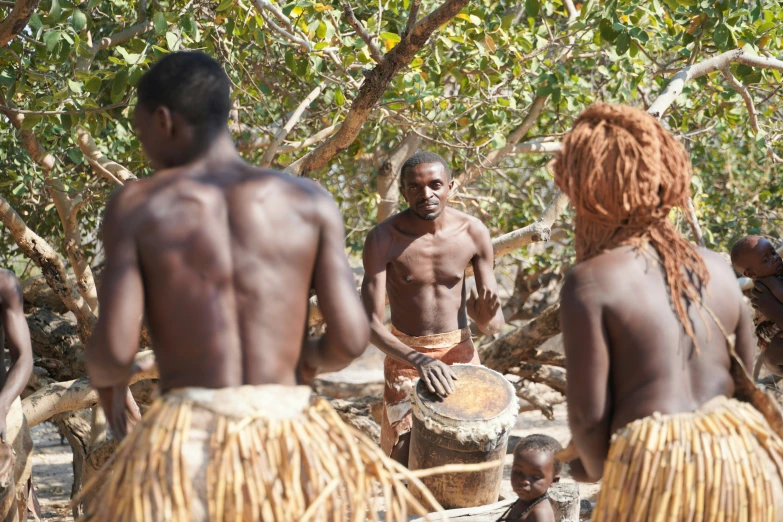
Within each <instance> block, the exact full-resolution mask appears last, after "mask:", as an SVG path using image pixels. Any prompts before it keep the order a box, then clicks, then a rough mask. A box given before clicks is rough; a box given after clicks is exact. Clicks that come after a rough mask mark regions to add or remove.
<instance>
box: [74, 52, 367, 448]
mask: <svg viewBox="0 0 783 522" xmlns="http://www.w3.org/2000/svg"><path fill="white" fill-rule="evenodd" d="M170 57H171V60H170V61H169V62H168V63H169V64H171V65H167V66H162V68H158V67H157V66H156V67H154V68H153V70H151V71H150V72H149V73H147V74H145V76H144V77H142V80H141V81H140V83H139V96H138V97H139V103H138V104H137V106H136V111H135V116H134V124H135V128H136V132H137V134H138V136H139V140H140V141H141V143H142V146H143V148H144V152H145V154H146V156H147V157H148V158H149V159H150V162H151V163H152V166H153V167H154V168H156V169H157V172H156V173H155V174H154V175H153V176H152V177H151V178H149V179H145V180H143V181H136V182H133V183H129V184H128V185H126V186H125V187H123V189H122V190H121V191H120V192H119V193H118V194H117V195H116V196H115V197H114V198H113V199H112V201H111V202H110V204H109V206H108V207H107V209H106V216H105V219H104V223H103V242H104V247H105V251H106V266H105V269H104V274H103V280H102V282H101V288H100V292H99V298H100V307H101V308H100V317H99V320H98V324H97V326H96V328H95V331H94V332H93V335H92V338H91V340H90V343H89V346H88V349H87V359H86V365H87V370H88V373H89V375H90V379H91V381H92V384H93V386H95V387H96V388H98V390H99V394H100V396H101V404H102V405H103V407H104V409H107V417H108V418H109V421H110V423H111V424H112V429H113V430H114V431H115V433H116V434H117V435H118V436H120V437H122V436H123V435H124V433H125V429H126V427H127V426H126V421H125V417H124V413H125V408H124V403H125V402H127V405H128V408H129V411H130V412H131V415H132V416H133V417H138V412H137V410H136V409H135V404H134V403H133V400H132V398H130V395H129V392H128V391H127V383H128V380H129V378H130V375H131V374H132V373H133V372H134V371H137V370H138V368H135V367H134V365H133V360H134V356H135V354H136V352H137V351H138V347H139V326H140V321H141V318H142V316H143V315H144V316H146V320H147V323H148V325H149V330H150V333H151V336H152V342H153V346H152V348H153V350H154V351H155V354H156V358H157V363H158V367H159V370H160V386H161V389H162V390H163V391H167V390H170V389H172V388H180V387H206V388H226V387H236V386H240V385H244V384H251V385H258V384H283V385H294V384H296V383H297V380H298V378H302V377H308V378H309V377H312V376H313V375H314V374H315V373H317V372H318V371H330V370H336V369H339V368H342V367H344V366H346V365H347V364H349V363H350V361H351V360H353V359H354V358H355V357H357V356H359V355H360V354H361V353H362V352H363V351H364V349H365V347H366V346H367V341H368V336H369V327H368V324H367V319H366V316H365V315H364V313H363V309H362V306H361V302H360V301H359V299H358V296H357V294H356V287H355V283H354V280H353V275H352V273H351V269H350V266H349V265H348V261H347V259H346V257H345V235H344V225H343V220H342V216H341V215H340V213H339V211H338V209H337V206H336V205H335V204H334V201H332V199H331V197H330V196H329V194H328V193H327V192H326V191H325V190H324V189H322V188H320V187H319V186H318V185H316V184H315V183H313V182H312V181H310V180H305V179H298V178H293V177H289V176H287V175H284V174H282V173H278V172H274V171H271V170H262V169H257V168H254V167H252V166H250V165H248V164H246V163H245V162H244V161H243V160H242V158H241V157H239V155H238V154H237V152H236V149H235V148H234V144H233V141H232V139H231V135H230V133H229V131H228V127H227V120H228V111H229V109H230V105H231V102H230V98H229V85H230V84H229V81H228V78H227V77H226V75H225V72H224V71H223V70H222V68H220V66H219V65H218V64H217V63H216V62H214V60H212V59H211V58H209V57H207V56H206V55H200V54H198V53H175V54H173V55H170ZM164 61H165V59H164V60H163V61H162V62H161V63H163V62H164ZM177 68H179V69H178V70H176V69H177ZM178 82H179V83H178ZM182 82H186V83H187V85H185V84H183V83H182ZM174 84H177V85H179V86H178V87H172V85H174ZM166 104H168V105H166ZM311 289H314V290H315V292H316V295H317V296H318V299H319V305H320V308H321V312H322V313H323V316H324V320H325V322H326V323H327V325H328V330H327V332H326V333H325V334H324V335H323V336H321V337H320V338H318V339H311V340H307V341H306V342H305V335H306V328H305V327H306V316H307V307H308V297H309V292H310V290H311ZM109 410H111V411H109Z"/></svg>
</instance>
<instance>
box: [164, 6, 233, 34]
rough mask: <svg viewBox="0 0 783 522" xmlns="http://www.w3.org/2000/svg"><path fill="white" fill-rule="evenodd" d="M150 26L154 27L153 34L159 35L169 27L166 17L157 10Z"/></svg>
mask: <svg viewBox="0 0 783 522" xmlns="http://www.w3.org/2000/svg"><path fill="white" fill-rule="evenodd" d="M218 10H219V9H218ZM152 26H153V27H154V28H155V34H157V35H158V36H160V35H163V34H166V30H167V29H168V28H169V23H168V22H167V21H166V17H165V16H163V13H161V12H160V11H158V12H157V13H155V16H153V17H152Z"/></svg>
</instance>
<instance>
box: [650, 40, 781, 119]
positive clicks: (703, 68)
mask: <svg viewBox="0 0 783 522" xmlns="http://www.w3.org/2000/svg"><path fill="white" fill-rule="evenodd" d="M734 62H738V63H742V64H745V65H749V66H752V67H761V68H763V69H777V70H778V71H783V61H781V60H778V59H775V58H766V57H762V56H753V55H751V54H748V53H746V52H745V51H743V50H742V49H735V50H733V51H728V52H725V53H722V54H719V55H717V56H713V57H712V58H708V59H707V60H704V61H703V62H700V63H697V64H695V65H688V66H686V67H683V68H682V69H680V70H679V72H677V74H675V75H674V76H673V77H672V79H671V81H670V82H669V84H668V85H667V86H666V88H665V89H664V90H663V92H662V93H661V94H660V95H659V96H658V98H656V100H655V101H654V102H653V104H652V105H651V106H650V109H649V110H648V111H647V112H648V113H650V114H652V115H653V116H655V117H656V118H658V119H661V117H662V116H663V114H664V113H665V112H666V110H667V109H668V108H669V107H670V106H671V104H672V103H674V100H675V99H676V98H677V96H679V95H680V93H682V89H683V87H684V86H685V84H686V83H687V82H689V81H691V80H694V79H696V78H700V77H702V76H704V75H705V74H710V73H713V72H715V71H719V70H722V69H725V68H727V67H728V66H729V64H731V63H734Z"/></svg>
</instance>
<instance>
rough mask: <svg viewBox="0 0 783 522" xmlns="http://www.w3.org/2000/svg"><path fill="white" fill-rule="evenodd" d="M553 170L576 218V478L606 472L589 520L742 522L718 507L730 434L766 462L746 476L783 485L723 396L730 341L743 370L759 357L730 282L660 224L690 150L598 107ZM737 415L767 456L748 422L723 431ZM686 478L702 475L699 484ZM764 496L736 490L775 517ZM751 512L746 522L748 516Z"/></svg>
mask: <svg viewBox="0 0 783 522" xmlns="http://www.w3.org/2000/svg"><path fill="white" fill-rule="evenodd" d="M555 173H556V174H555V179H556V181H557V183H558V184H559V185H560V187H561V188H562V189H563V190H564V192H565V193H566V194H567V195H568V196H569V198H571V201H572V204H573V206H574V208H575V211H576V231H575V237H576V239H575V243H576V251H577V261H578V264H577V265H576V266H575V267H574V268H573V270H572V271H571V272H570V273H569V274H568V276H567V278H566V281H565V284H564V286H563V289H562V292H561V299H562V303H561V321H560V324H561V325H562V327H563V343H564V346H565V353H566V367H567V373H568V385H567V393H566V396H567V401H568V415H569V424H570V428H571V434H572V437H573V438H572V444H573V445H574V446H575V448H576V450H577V452H578V455H579V460H576V461H574V462H572V463H571V469H572V472H573V474H574V475H575V476H576V477H577V478H578V479H580V480H587V481H591V482H592V481H598V480H599V479H601V478H602V477H603V483H602V487H601V492H600V495H599V499H598V504H597V506H596V510H595V511H594V514H593V520H594V521H603V520H613V521H634V522H639V521H645V520H663V519H665V520H680V519H682V518H684V519H689V518H688V516H687V514H688V513H691V514H692V513H694V511H693V510H694V509H695V510H696V511H697V512H698V510H699V509H703V511H702V513H704V514H705V515H704V520H708V519H710V517H711V516H713V513H715V510H716V509H717V508H720V509H725V510H726V511H724V512H726V513H734V515H730V514H727V515H726V519H727V520H743V518H742V516H740V515H739V510H740V509H741V508H740V507H737V506H736V505H734V507H733V508H730V507H726V506H725V505H724V504H720V505H719V503H718V502H717V500H718V499H721V498H728V495H727V494H726V491H725V488H726V487H727V486H726V484H727V481H726V480H724V481H722V482H721V477H720V475H719V474H714V473H712V470H713V469H715V467H714V466H715V465H716V464H715V462H716V461H715V460H714V459H715V454H714V453H711V452H710V448H711V447H712V448H717V447H723V445H725V444H727V443H728V444H729V445H730V446H731V447H732V448H734V447H739V445H742V444H743V442H741V440H742V439H740V438H738V435H737V432H739V434H740V436H744V440H746V441H748V442H747V443H748V444H750V448H749V449H750V450H751V452H753V450H754V449H755V450H756V453H758V454H759V455H761V457H760V460H761V464H759V463H758V461H755V460H754V461H753V462H754V464H753V468H754V469H753V473H758V476H766V478H767V479H768V480H769V481H770V482H771V483H772V487H773V490H774V492H775V494H776V495H775V497H774V498H775V499H776V500H777V499H780V498H781V494H783V489H780V488H781V482H780V477H779V476H778V474H777V471H775V466H774V463H773V462H774V461H773V460H772V458H771V455H769V454H768V453H767V451H768V450H770V451H776V452H779V451H780V450H781V449H783V445H781V441H780V439H779V438H777V437H776V436H774V435H772V432H771V430H770V428H769V426H768V425H767V423H766V420H765V419H764V417H763V416H762V415H761V414H760V413H759V412H757V411H756V410H754V409H753V408H752V407H751V406H750V405H749V404H747V403H741V402H739V401H737V400H735V399H731V397H732V396H733V395H734V392H735V385H734V381H733V379H732V376H731V375H730V373H729V368H730V355H729V354H730V352H729V346H728V345H727V344H728V343H727V336H728V335H733V336H736V352H737V353H738V354H739V356H740V358H741V360H742V362H743V363H744V364H745V366H746V367H750V366H749V365H750V364H751V363H752V356H753V340H752V335H751V331H752V323H751V320H750V317H749V315H748V313H747V310H746V309H745V307H744V305H743V301H742V295H741V293H740V290H739V288H738V286H737V282H736V279H735V277H734V273H733V271H732V269H731V267H730V266H729V265H728V264H727V263H726V262H725V261H724V260H723V259H722V258H721V257H720V256H719V255H718V254H715V253H713V252H710V251H708V250H706V249H697V248H696V247H694V246H693V245H692V244H690V243H689V242H688V241H687V240H686V239H685V238H683V237H682V236H681V235H680V234H679V232H678V231H677V230H676V228H675V227H674V225H673V224H672V222H671V221H670V220H669V219H668V214H669V210H670V209H671V207H672V206H675V205H684V204H685V203H686V201H687V197H688V193H689V187H690V175H691V170H690V160H689V159H688V156H687V153H686V152H685V150H684V148H683V147H682V146H681V145H680V144H679V143H678V142H676V140H675V139H674V138H673V137H672V136H671V135H670V134H669V133H668V132H667V131H666V130H664V129H663V128H662V127H661V125H660V123H659V122H658V121H657V120H656V119H655V118H653V117H652V116H650V115H648V114H646V113H645V112H643V111H641V110H638V109H631V108H629V107H624V106H609V105H604V104H596V105H594V106H592V107H590V108H588V109H587V110H586V111H585V112H584V113H583V114H582V115H581V116H580V117H579V118H578V119H577V121H576V122H575V124H574V129H573V130H572V131H571V132H570V133H569V134H568V135H567V136H566V138H565V140H564V142H563V153H562V155H561V156H560V157H559V158H558V160H557V162H556V165H555ZM587 186H589V187H590V189H589V190H586V189H585V187H587ZM678 301H679V305H680V306H673V304H672V303H673V302H674V303H675V304H677V303H678ZM713 314H714V315H713ZM713 317H714V318H713ZM716 320H717V321H718V322H719V323H718V322H716ZM721 328H723V330H724V331H725V332H726V335H724V333H723V332H722V330H721ZM738 412H742V413H741V415H742V416H746V417H745V418H747V419H751V418H752V419H753V422H754V423H757V426H763V428H761V429H763V430H764V431H767V432H768V433H769V435H770V441H771V442H770V443H769V444H768V445H767V448H768V450H765V449H763V448H762V447H761V444H760V443H759V441H758V440H757V439H756V438H755V436H754V435H753V434H752V433H751V432H750V430H748V429H747V427H746V426H747V425H746V424H745V421H741V422H739V423H738V427H737V428H736V429H735V428H734V427H733V426H731V425H729V424H728V423H727V422H726V420H725V419H728V418H732V417H730V416H732V415H735V414H737V413H738ZM702 421H703V422H702ZM705 426H710V427H714V431H713V430H709V431H708V429H707V428H705ZM659 434H666V435H667V436H666V437H663V438H662V439H661V438H658V435H659ZM662 436H663V435H662ZM694 440H697V442H698V443H697V444H696V445H695V446H692V443H693V442H694ZM699 443H700V444H701V445H706V446H708V447H707V449H706V450H704V449H702V448H703V446H701V445H700V444H699ZM737 443H739V445H738V446H734V445H735V444H737ZM743 447H744V446H743ZM645 448H646V449H645ZM705 451H706V452H705ZM716 451H717V450H716ZM722 456H723V459H722V463H723V473H724V474H726V475H725V476H726V477H732V476H735V477H736V476H738V475H736V474H737V473H740V474H741V473H742V472H743V471H744V469H741V468H742V465H743V464H742V462H743V461H744V460H745V459H747V455H745V454H744V453H742V452H740V454H739V455H737V458H736V459H735V458H734V457H733V456H732V454H731V452H728V453H726V452H723V454H722ZM702 457H703V458H702ZM717 458H720V456H719V455H718V457H717ZM672 459H674V460H672ZM697 460H698V462H697ZM672 462H674V463H678V464H677V465H676V466H674V464H672ZM673 466H674V467H673ZM705 468H706V469H708V470H709V471H707V472H706V476H705V475H704V474H703V473H704V470H705ZM689 469H690V470H691V471H692V472H693V473H696V472H697V470H701V471H698V473H699V477H698V480H697V476H696V475H695V474H692V473H691V474H688V473H686V472H688V470H689ZM670 471H671V473H670ZM689 477H690V478H689ZM732 480H734V479H732ZM734 484H737V482H734ZM762 484H763V483H762ZM700 485H701V487H703V488H706V489H702V490H701V493H699V491H698V488H699V487H700ZM729 487H730V486H729ZM759 487H762V489H763V485H762V486H759V483H756V484H753V483H752V482H751V483H747V484H746V487H745V488H740V489H743V491H741V492H739V493H738V495H742V498H745V499H748V498H750V500H749V501H748V502H747V503H746V504H745V507H744V508H742V509H745V510H756V509H759V510H762V511H763V510H765V509H766V510H769V509H771V507H772V504H773V502H772V498H769V497H766V499H764V495H759V496H754V495H753V493H754V490H756V489H758V488H759ZM729 495H733V492H732V490H729ZM675 498H679V499H680V502H679V503H677V502H675V500H674V499H675ZM732 498H733V497H732ZM699 499H700V500H699ZM713 500H715V502H714V503H713V502H712V501H713ZM760 500H761V502H759V501H760ZM697 502H701V505H696V503H697ZM731 509H734V511H731ZM749 512H750V511H748V512H747V513H746V515H745V518H744V519H749V518H752V516H751V517H749V516H748V513H749ZM754 512H756V511H754ZM759 512H761V511H759ZM768 512H769V511H767V513H768ZM781 515H783V513H781V512H778V515H777V516H778V517H779V516H781ZM690 518H692V516H691V517H690ZM775 520H779V518H775Z"/></svg>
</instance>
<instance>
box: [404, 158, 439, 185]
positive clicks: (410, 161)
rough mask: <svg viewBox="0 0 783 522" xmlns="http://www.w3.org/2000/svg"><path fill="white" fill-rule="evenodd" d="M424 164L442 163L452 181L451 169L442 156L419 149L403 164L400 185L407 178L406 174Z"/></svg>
mask: <svg viewBox="0 0 783 522" xmlns="http://www.w3.org/2000/svg"><path fill="white" fill-rule="evenodd" d="M424 163H440V164H441V165H443V168H444V169H446V174H448V178H449V179H451V167H449V164H448V162H447V161H446V160H445V159H443V158H442V157H441V156H440V154H435V153H434V152H430V151H428V150H421V149H419V150H417V151H416V152H414V153H413V156H411V157H410V158H408V159H407V160H406V161H405V163H403V164H402V168H401V169H400V185H402V181H403V179H404V178H405V173H406V172H407V171H408V170H410V169H412V168H413V167H415V166H417V165H422V164H424Z"/></svg>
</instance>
